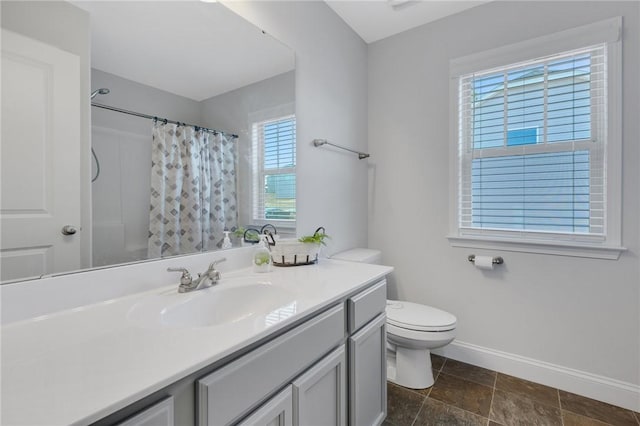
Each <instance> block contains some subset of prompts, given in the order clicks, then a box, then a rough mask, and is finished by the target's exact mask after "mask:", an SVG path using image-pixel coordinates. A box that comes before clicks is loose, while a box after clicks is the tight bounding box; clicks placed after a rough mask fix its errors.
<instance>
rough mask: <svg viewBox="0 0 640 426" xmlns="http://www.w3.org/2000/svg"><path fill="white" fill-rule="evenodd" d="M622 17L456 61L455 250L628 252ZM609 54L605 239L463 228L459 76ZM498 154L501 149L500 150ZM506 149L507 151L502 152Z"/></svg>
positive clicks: (453, 149) (453, 128)
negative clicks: (579, 54)
mask: <svg viewBox="0 0 640 426" xmlns="http://www.w3.org/2000/svg"><path fill="white" fill-rule="evenodd" d="M621 34H622V18H621V17H615V18H611V19H607V20H604V21H599V22H595V23H593V24H588V25H584V26H581V27H576V28H572V29H569V30H565V31H561V32H558V33H554V34H550V35H546V36H543V37H538V38H535V39H531V40H527V41H524V42H519V43H515V44H511V45H507V46H504V47H500V48H497V49H492V50H488V51H485V52H479V53H475V54H472V55H468V56H465V57H461V58H457V59H453V60H451V61H450V64H449V71H450V82H449V92H450V115H449V117H450V123H449V124H450V129H449V135H450V140H449V143H450V146H449V149H450V155H449V157H450V168H449V170H450V176H449V189H450V194H451V197H450V203H449V204H450V205H449V228H450V229H449V235H448V236H447V238H448V240H449V242H450V244H451V245H452V246H454V247H467V248H477V249H493V250H506V251H516V252H527V253H543V254H554V255H567V256H577V257H589V258H602V259H618V258H619V256H620V253H621V252H622V251H624V250H625V248H624V247H622V245H621V244H622V240H621V215H622V212H621V204H622V203H621V192H622V191H621V190H622V188H621V182H622V176H621V164H622V157H621V151H622V140H621V131H622V46H621V44H622V42H621ZM602 43H605V44H606V49H607V58H606V66H607V97H608V99H607V116H606V122H607V125H606V148H605V155H606V157H605V158H606V160H605V161H606V176H605V179H606V192H605V194H606V202H605V235H604V236H603V237H602V238H594V235H586V238H585V236H583V235H580V234H555V233H553V234H554V235H553V237H551V235H550V234H552V233H547V232H536V231H500V230H487V229H473V230H469V229H467V228H461V227H460V220H459V214H460V212H459V209H460V203H459V199H460V181H459V179H460V177H461V174H460V172H461V170H460V157H459V136H460V134H459V131H460V121H459V103H460V95H459V82H460V77H462V76H464V75H468V74H471V73H473V72H479V71H481V70H489V69H494V68H501V67H508V66H509V65H510V64H517V63H520V62H526V61H530V60H534V59H535V58H542V57H547V56H552V55H557V54H559V53H562V52H568V51H572V50H578V49H581V48H585V47H588V46H592V45H596V44H602ZM498 149H500V148H498ZM503 149H507V148H503Z"/></svg>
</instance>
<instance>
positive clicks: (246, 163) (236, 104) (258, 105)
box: [201, 71, 295, 233]
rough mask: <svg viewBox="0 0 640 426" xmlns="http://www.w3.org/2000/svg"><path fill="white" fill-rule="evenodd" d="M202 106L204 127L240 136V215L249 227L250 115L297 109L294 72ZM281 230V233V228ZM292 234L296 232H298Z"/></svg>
mask: <svg viewBox="0 0 640 426" xmlns="http://www.w3.org/2000/svg"><path fill="white" fill-rule="evenodd" d="M201 105H202V106H201V108H202V121H203V123H204V125H205V126H208V127H211V128H214V129H220V130H225V131H229V132H232V133H235V134H237V135H238V139H237V142H236V143H237V144H238V156H239V161H238V171H237V173H238V174H237V177H238V213H239V224H240V225H241V226H244V227H246V226H247V225H249V224H252V223H253V219H252V214H251V212H252V208H253V206H252V199H251V198H252V197H251V196H252V186H251V184H252V163H251V160H252V158H251V146H252V139H251V138H252V135H251V127H250V125H251V123H250V122H249V116H250V114H252V113H256V112H259V111H264V110H270V109H273V108H278V107H282V106H286V105H289V106H291V108H295V72H294V71H290V72H287V73H284V74H280V75H277V76H275V77H271V78H268V79H266V80H262V81H260V82H257V83H254V84H250V85H248V86H245V87H242V88H240V89H237V90H232V91H231V92H227V93H223V94H222V95H218V96H215V97H213V98H209V99H206V100H204V101H202V102H201ZM291 112H293V111H291ZM278 228H279V229H278V231H279V232H280V233H282V229H280V228H281V227H278ZM292 232H295V229H294V230H292Z"/></svg>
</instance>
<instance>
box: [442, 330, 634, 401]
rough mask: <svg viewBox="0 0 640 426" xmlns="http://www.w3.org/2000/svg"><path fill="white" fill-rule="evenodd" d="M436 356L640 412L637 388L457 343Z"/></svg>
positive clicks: (630, 384) (588, 374)
mask: <svg viewBox="0 0 640 426" xmlns="http://www.w3.org/2000/svg"><path fill="white" fill-rule="evenodd" d="M432 352H433V353H435V354H438V355H442V356H445V357H447V358H451V359H455V360H457V361H462V362H466V363H468V364H472V365H477V366H479V367H483V368H488V369H490V370H494V371H497V372H500V373H504V374H509V375H511V376H515V377H519V378H522V379H525V380H529V381H532V382H536V383H540V384H543V385H546V386H550V387H554V388H558V389H562V390H564V391H567V392H571V393H575V394H577V395H582V396H586V397H587V398H592V399H595V400H598V401H603V402H607V403H609V404H612V405H617V406H619V407H623V408H626V409H629V410H633V411H636V412H640V386H638V385H634V384H632V383H627V382H623V381H620V380H615V379H610V378H608V377H604V376H598V375H596V374H591V373H587V372H584V371H579V370H574V369H571V368H567V367H561V366H559V365H554V364H550V363H548V362H544V361H538V360H535V359H532V358H526V357H523V356H519V355H514V354H510V353H507V352H502V351H497V350H494V349H489V348H485V347H482V346H477V345H473V344H471V343H465V342H460V341H454V342H453V343H451V344H449V345H447V346H445V347H444V348H440V349H436V350H434V351H432Z"/></svg>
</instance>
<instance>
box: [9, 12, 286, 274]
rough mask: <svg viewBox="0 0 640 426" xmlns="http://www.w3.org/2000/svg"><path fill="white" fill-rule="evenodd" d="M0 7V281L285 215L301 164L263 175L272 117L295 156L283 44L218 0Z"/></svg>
mask: <svg viewBox="0 0 640 426" xmlns="http://www.w3.org/2000/svg"><path fill="white" fill-rule="evenodd" d="M1 7H2V31H3V33H2V164H1V166H2V169H1V170H2V188H1V191H2V192H1V195H2V200H1V203H2V204H1V205H0V208H1V211H0V221H1V222H0V226H1V227H2V234H1V237H2V240H1V247H0V255H1V260H2V265H1V269H0V272H1V275H2V276H1V280H2V282H3V283H4V282H10V281H15V280H20V279H27V278H33V277H40V276H43V275H49V274H59V273H67V272H70V271H76V270H83V269H87V268H96V267H105V266H110V265H117V264H122V263H129V262H135V261H142V260H147V259H153V258H158V257H166V256H173V255H178V254H186V253H193V252H198V251H208V250H218V249H220V248H221V247H222V244H223V236H224V235H223V231H225V230H228V231H233V230H235V229H237V228H240V227H247V226H255V227H258V226H261V225H264V223H265V222H267V221H269V220H267V219H269V217H270V216H269V214H271V215H272V216H271V217H272V218H274V219H275V220H274V221H271V222H276V223H278V222H280V223H281V224H283V225H285V227H286V226H287V225H289V226H290V227H291V226H295V220H294V219H295V205H294V207H293V208H291V202H292V200H291V198H293V202H295V176H293V178H292V177H291V174H290V173H289V174H286V173H285V174H280V175H274V176H266V175H264V174H263V175H257V173H258V171H260V170H262V169H263V168H264V167H268V166H269V165H268V159H267V158H266V157H267V156H268V155H267V154H264V153H265V152H268V151H269V149H270V147H271V145H269V144H270V143H272V142H269V140H270V139H269V138H270V136H269V134H270V133H269V132H274V129H275V132H276V133H277V134H278V135H280V137H281V140H284V141H285V142H289V143H290V145H291V146H290V147H289V149H288V150H287V149H282V147H281V148H280V149H281V151H280V153H279V157H278V161H279V162H281V163H282V162H286V163H287V164H286V166H287V167H285V168H283V169H282V170H285V171H287V170H288V171H289V172H290V171H291V170H292V167H290V166H293V165H294V164H295V118H294V54H293V52H292V51H291V49H289V48H288V47H286V46H284V45H283V44H282V43H280V42H278V41H277V40H275V39H273V38H272V37H271V36H270V35H268V34H265V33H264V32H263V31H261V30H260V29H259V28H256V27H255V26H253V25H252V24H250V23H248V22H247V21H245V20H244V19H243V18H241V17H239V16H237V15H236V14H234V13H233V12H231V11H230V10H228V9H227V8H226V7H224V6H223V5H221V4H219V3H208V2H201V1H157V2H156V1H141V2H112V1H104V2H102V1H72V2H62V1H43V2H32V1H29V2H21V1H16V2H12V1H3V2H2V5H1ZM89 52H90V54H89ZM265 141H266V142H265ZM260 144H262V145H260ZM284 146H285V148H286V143H285V145H284ZM265 150H266V151H265ZM261 162H262V163H261ZM292 179H293V182H292ZM263 186H264V187H271V188H272V190H271V191H270V193H268V194H267V195H266V196H267V197H269V196H270V197H274V196H278V195H279V196H280V199H279V202H280V204H277V205H276V206H284V207H285V208H266V209H265V195H264V191H262V187H263ZM256 187H257V188H259V189H258V191H256ZM273 188H275V190H274V189H273ZM260 192H262V194H260ZM267 192H269V191H267ZM274 194H275V195H274ZM260 197H262V198H260ZM256 208H262V210H261V213H262V216H261V217H260V216H259V215H258V216H256V214H255V212H256ZM265 212H266V213H265ZM265 214H266V216H265ZM274 214H275V216H273V215H274ZM260 219H263V221H262V222H261V221H260ZM294 232H295V231H294ZM232 238H233V235H232ZM237 241H238V240H237V239H235V238H234V239H233V242H234V243H235V244H237ZM235 244H234V245H235Z"/></svg>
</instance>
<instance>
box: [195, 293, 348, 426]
mask: <svg viewBox="0 0 640 426" xmlns="http://www.w3.org/2000/svg"><path fill="white" fill-rule="evenodd" d="M344 328H345V327H344V308H343V305H342V304H340V305H338V306H335V307H334V308H332V309H330V310H328V311H327V312H324V313H322V314H320V315H318V316H317V317H315V318H313V319H311V320H309V321H308V322H306V323H304V324H302V325H300V326H298V327H296V328H295V329H293V330H291V331H289V332H288V333H286V334H284V335H282V336H280V337H278V338H276V339H274V340H272V341H271V342H268V343H266V344H265V345H264V346H261V347H259V348H258V349H256V350H254V351H252V352H250V353H248V354H246V355H244V356H243V357H241V358H239V359H238V360H236V361H233V362H232V363H230V364H228V365H226V366H224V367H222V368H221V369H219V370H217V371H214V372H213V373H211V374H209V375H208V376H205V377H203V378H202V379H200V380H198V386H197V390H198V395H197V399H198V424H199V425H216V426H220V425H227V424H230V423H232V422H234V421H236V420H238V419H239V418H240V417H241V416H242V415H244V414H245V413H247V412H248V411H249V410H250V409H251V408H253V407H255V406H256V405H257V404H258V403H260V402H261V401H263V400H265V399H266V398H267V397H268V396H269V394H270V393H271V392H273V390H274V389H278V388H280V387H282V385H284V384H286V383H287V382H288V381H290V380H291V379H292V378H293V377H294V376H295V375H296V374H299V373H300V372H301V371H302V370H304V369H305V368H307V367H308V366H309V365H311V364H312V363H313V362H314V361H315V360H317V359H318V358H320V357H321V356H322V355H324V354H325V353H327V352H329V350H330V349H331V348H334V347H336V346H338V345H339V344H340V343H341V342H342V341H343V340H344V338H345V330H344Z"/></svg>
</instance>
